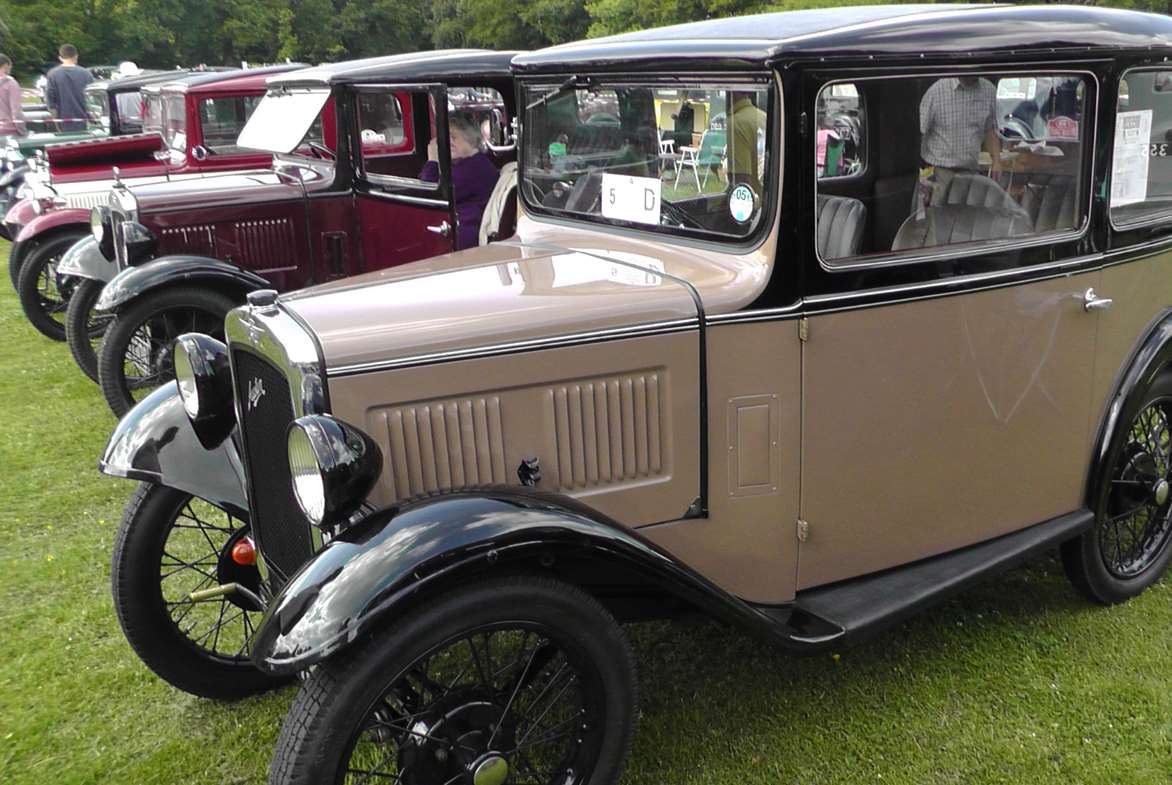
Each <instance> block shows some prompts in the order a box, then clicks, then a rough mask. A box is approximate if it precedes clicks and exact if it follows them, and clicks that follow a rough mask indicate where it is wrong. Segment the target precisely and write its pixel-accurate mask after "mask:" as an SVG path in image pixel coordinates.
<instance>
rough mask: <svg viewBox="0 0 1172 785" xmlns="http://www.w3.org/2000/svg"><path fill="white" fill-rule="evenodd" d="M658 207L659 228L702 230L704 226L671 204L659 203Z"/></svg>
mask: <svg viewBox="0 0 1172 785" xmlns="http://www.w3.org/2000/svg"><path fill="white" fill-rule="evenodd" d="M659 205H660V206H659V225H660V226H679V227H687V228H689V229H703V228H704V226H703V225H702V224H701V223H700V222H699V221H697V220H696V219H695V218H693V217H692V216H690V215H688V213H686V212H685V211H684V210H683V208H681V207H677V206H676V205H675V204H673V203H672V202H664V201H661V202H660V203H659Z"/></svg>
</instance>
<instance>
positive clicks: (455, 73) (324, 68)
mask: <svg viewBox="0 0 1172 785" xmlns="http://www.w3.org/2000/svg"><path fill="white" fill-rule="evenodd" d="M516 54H517V52H494V51H491V50H489V49H439V50H436V51H432V52H411V53H408V54H398V55H390V56H387V57H370V58H367V59H365V60H348V61H346V62H342V63H330V64H327V65H319V66H315V67H313V68H306V69H303V70H301V71H295V72H293V73H291V74H284V75H282V76H277V77H273V78H272V79H269V81H268V84H269V87H279V86H286V87H288V86H292V85H335V84H354V83H363V82H404V81H412V80H435V79H441V80H443V79H455V78H471V77H477V76H481V77H486V78H491V77H497V78H500V77H508V76H510V75H511V71H510V70H509V63H510V61H512V59H513V57H514V56H516Z"/></svg>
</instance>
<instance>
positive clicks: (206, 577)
mask: <svg viewBox="0 0 1172 785" xmlns="http://www.w3.org/2000/svg"><path fill="white" fill-rule="evenodd" d="M250 531H251V529H250V528H249V526H248V524H247V523H246V522H245V521H242V520H240V519H239V518H237V517H235V516H234V515H232V514H231V513H230V512H228V511H226V510H224V509H221V508H220V507H217V506H215V505H213V504H210V503H208V502H206V501H203V500H202V499H198V498H195V497H193V496H191V495H190V494H188V493H184V492H183V491H180V490H177V489H175V488H168V487H166V486H163V485H151V484H146V483H144V484H143V485H141V486H139V489H138V490H137V491H135V494H134V496H132V497H131V500H130V503H129V504H128V505H127V508H126V514H125V515H124V516H123V518H122V524H121V526H120V528H119V530H118V538H117V539H116V540H115V543H114V558H113V564H112V569H111V583H112V588H113V593H114V608H115V610H117V612H118V621H119V623H120V624H121V626H122V631H123V632H124V633H125V635H126V639H127V641H128V642H129V643H130V645H131V647H132V648H133V649H134V651H135V653H136V654H137V655H138V656H139V658H140V659H141V660H142V661H143V663H145V664H146V665H147V667H149V668H150V669H151V670H152V671H154V672H155V673H156V674H157V675H158V676H160V677H161V678H162V679H164V680H165V681H167V682H168V683H170V684H172V685H174V686H175V687H178V688H179V689H181V690H185V691H186V692H190V693H192V694H194V695H200V696H203V697H207V698H219V699H225V700H234V699H237V698H242V697H244V696H246V695H252V694H254V693H257V692H261V691H263V690H267V689H270V688H272V687H274V686H277V685H278V684H280V683H281V682H282V680H281V679H275V678H273V677H271V676H268V675H266V674H264V673H262V672H261V671H259V670H257V668H256V667H255V666H254V665H253V664H252V661H251V660H250V659H249V654H250V651H249V642H250V640H251V638H252V636H253V633H254V632H255V630H256V626H257V624H258V623H259V621H260V616H261V613H262V611H263V608H262V607H261V606H260V603H259V602H258V601H257V598H256V597H250V596H249V594H247V593H245V594H242V593H239V592H232V593H230V594H224V595H219V596H213V597H211V598H209V599H203V600H198V599H192V597H191V594H192V592H199V591H203V590H206V589H212V588H215V587H217V586H222V585H226V584H231V583H236V584H239V585H241V586H244V587H245V588H246V589H247V590H248V591H249V592H251V593H252V595H257V594H259V592H260V588H261V586H260V583H261V580H260V571H259V569H258V568H257V566H256V564H255V563H252V562H251V561H249V560H248V559H244V560H243V561H244V562H245V563H243V564H241V563H237V561H236V559H234V558H233V556H232V553H233V549H234V548H235V547H236V546H237V545H238V544H239V543H241V542H242V541H244V540H245V539H247V538H248V536H249V533H250ZM243 550H245V551H247V549H243Z"/></svg>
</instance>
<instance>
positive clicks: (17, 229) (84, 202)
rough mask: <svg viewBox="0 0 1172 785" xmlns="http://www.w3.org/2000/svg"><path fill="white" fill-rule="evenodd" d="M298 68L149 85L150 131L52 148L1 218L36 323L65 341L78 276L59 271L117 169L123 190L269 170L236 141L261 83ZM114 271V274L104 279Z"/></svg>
mask: <svg viewBox="0 0 1172 785" xmlns="http://www.w3.org/2000/svg"><path fill="white" fill-rule="evenodd" d="M300 67H303V66H300V65H282V66H273V67H270V68H258V69H252V70H248V71H239V70H237V71H223V72H210V73H196V74H190V75H187V76H181V77H180V78H179V79H178V80H177V81H173V82H168V83H166V84H162V85H150V86H148V87H145V88H144V89H143V94H144V96H145V101H146V106H145V114H146V117H145V118H144V128H146V129H149V130H147V132H145V133H142V134H131V135H128V136H117V137H109V138H106V139H98V140H92V141H85V142H74V143H69V144H62V145H55V146H53V147H51V148H48V149H47V150H46V151H45V160H46V162H47V166H41V167H38V169H37V170H36V171H34V172H32V173H30V174H29V175H28V177H27V181H26V185H27V189H28V192H29V195H28V198H26V199H24V200H23V201H21V202H18V203H17V204H16V205H15V206H14V207H13V208H12V209H11V210H9V212H8V214H7V215H6V216H5V224H6V225H7V228H8V230H9V232H10V233H11V237H12V238H13V239H14V240H15V242H14V243H13V245H12V249H11V251H10V255H9V273H10V274H11V275H12V277H13V284H14V285H15V286H16V288H17V291H18V293H19V294H20V300H21V307H22V308H23V309H24V312H25V314H26V316H28V318H29V321H31V322H32V324H33V326H34V327H36V328H37V329H38V330H39V331H41V332H42V333H44V334H45V335H47V336H48V337H50V338H53V339H55V340H64V339H65V327H64V323H63V322H64V318H65V308H66V303H67V300H68V299H69V296H70V295H71V294H72V291H73V289H74V288H75V287H76V285H77V283H79V281H78V280H76V279H78V278H80V276H71V277H69V278H68V279H65V280H61V281H58V275H57V273H58V271H57V268H56V265H57V263H58V262H59V261H60V259H61V256H62V255H63V254H64V253H65V251H66V250H68V249H69V247H70V246H71V245H73V243H75V242H76V241H77V240H79V239H81V238H82V237H84V236H85V235H86V234H87V233H88V231H89V225H88V224H89V217H90V209H91V208H92V207H94V206H95V205H97V204H102V203H104V202H105V200H106V194H107V192H108V191H109V189H110V186H111V185H112V184H113V171H112V170H113V168H114V167H115V166H117V167H118V169H119V171H120V174H121V178H122V180H123V182H126V183H127V184H138V183H148V182H159V181H167V180H184V179H189V178H193V177H203V176H206V175H208V174H212V173H218V172H223V171H227V170H237V169H253V168H258V167H264V166H267V165H268V163H269V158H270V156H268V155H267V154H263V153H258V152H256V151H248V150H244V149H242V148H239V147H237V146H236V136H237V135H238V134H239V133H240V129H241V128H242V127H243V126H244V123H245V121H247V119H248V117H249V115H250V114H251V112H252V110H253V109H254V108H255V107H256V104H257V103H258V102H259V101H260V97H261V96H262V95H263V94H264V80H265V79H266V78H267V77H268V76H271V75H273V74H274V73H278V72H281V71H289V70H293V69H295V68H300ZM115 272H116V270H114V269H112V268H111V269H109V270H108V271H107V273H106V276H105V278H106V280H109V278H111V277H113V274H114V273H115ZM59 284H60V285H59Z"/></svg>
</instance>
